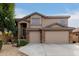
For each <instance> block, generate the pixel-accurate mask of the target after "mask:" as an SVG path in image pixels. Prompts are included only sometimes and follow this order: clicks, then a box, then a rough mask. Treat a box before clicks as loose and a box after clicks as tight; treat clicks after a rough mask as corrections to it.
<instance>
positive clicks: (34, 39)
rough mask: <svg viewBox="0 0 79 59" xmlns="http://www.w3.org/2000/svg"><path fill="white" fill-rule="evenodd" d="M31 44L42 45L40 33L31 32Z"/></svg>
mask: <svg viewBox="0 0 79 59" xmlns="http://www.w3.org/2000/svg"><path fill="white" fill-rule="evenodd" d="M29 42H30V43H40V32H38V31H35V32H29Z"/></svg>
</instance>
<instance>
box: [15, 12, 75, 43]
mask: <svg viewBox="0 0 79 59" xmlns="http://www.w3.org/2000/svg"><path fill="white" fill-rule="evenodd" d="M69 18H70V16H45V15H42V14H40V13H37V12H35V13H32V14H30V15H27V16H25V17H23V18H18V19H16V23H17V27H18V39H27V40H28V41H29V42H30V43H69V42H70V35H69V34H70V33H71V32H72V30H73V29H74V28H72V27H68V19H69Z"/></svg>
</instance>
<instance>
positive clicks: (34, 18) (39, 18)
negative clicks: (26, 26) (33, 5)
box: [31, 17, 41, 26]
mask: <svg viewBox="0 0 79 59" xmlns="http://www.w3.org/2000/svg"><path fill="white" fill-rule="evenodd" d="M33 19H38V20H39V24H34V23H33V22H32V21H33ZM31 25H33V26H40V25H41V18H39V17H32V18H31Z"/></svg>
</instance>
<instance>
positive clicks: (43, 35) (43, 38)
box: [41, 30, 45, 43]
mask: <svg viewBox="0 0 79 59" xmlns="http://www.w3.org/2000/svg"><path fill="white" fill-rule="evenodd" d="M41 37H42V38H41V43H45V31H44V30H42V34H41Z"/></svg>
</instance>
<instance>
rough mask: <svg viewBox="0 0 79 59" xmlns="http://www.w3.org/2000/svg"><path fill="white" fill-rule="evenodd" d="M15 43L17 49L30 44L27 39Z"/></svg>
mask: <svg viewBox="0 0 79 59" xmlns="http://www.w3.org/2000/svg"><path fill="white" fill-rule="evenodd" d="M15 42H17V47H20V46H25V45H26V44H28V41H27V40H26V39H19V40H17V41H15Z"/></svg>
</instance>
